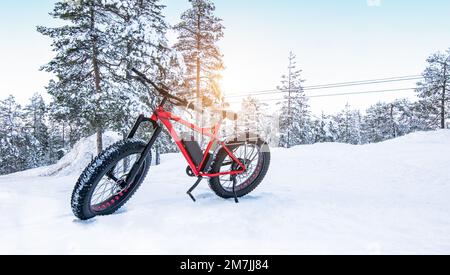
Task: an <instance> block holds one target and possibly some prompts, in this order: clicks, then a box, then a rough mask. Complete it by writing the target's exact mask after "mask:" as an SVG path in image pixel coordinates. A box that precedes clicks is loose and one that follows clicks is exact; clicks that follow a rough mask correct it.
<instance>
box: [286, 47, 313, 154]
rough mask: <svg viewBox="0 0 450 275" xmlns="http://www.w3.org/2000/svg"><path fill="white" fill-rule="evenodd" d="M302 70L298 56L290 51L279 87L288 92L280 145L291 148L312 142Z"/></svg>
mask: <svg viewBox="0 0 450 275" xmlns="http://www.w3.org/2000/svg"><path fill="white" fill-rule="evenodd" d="M301 72H302V71H301V70H299V69H297V62H296V56H295V55H294V53H292V52H290V53H289V66H288V72H287V74H286V75H283V76H282V80H281V86H279V87H278V90H280V91H283V92H285V93H286V95H285V96H284V101H283V103H282V107H281V112H280V113H281V114H280V145H279V146H280V147H287V148H290V147H291V146H294V145H300V144H308V143H311V142H312V137H311V130H310V126H311V116H310V111H309V104H308V99H307V97H306V95H305V92H304V90H303V87H302V83H303V82H304V80H303V79H302V78H301V75H300V74H301Z"/></svg>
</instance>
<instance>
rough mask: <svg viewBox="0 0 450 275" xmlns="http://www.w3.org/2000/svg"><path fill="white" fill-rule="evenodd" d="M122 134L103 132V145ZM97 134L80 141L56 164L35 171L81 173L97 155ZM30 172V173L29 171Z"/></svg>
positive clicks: (42, 172)
mask: <svg viewBox="0 0 450 275" xmlns="http://www.w3.org/2000/svg"><path fill="white" fill-rule="evenodd" d="M120 139H121V136H120V135H119V134H117V133H114V132H106V133H104V134H103V146H104V147H105V148H106V147H108V146H110V145H112V144H113V143H115V142H117V141H119V140H120ZM96 140H97V136H96V135H93V136H91V137H88V138H83V139H81V140H80V141H78V142H77V143H76V144H75V146H74V147H73V148H72V150H70V152H69V153H67V154H66V155H65V156H64V157H63V158H62V159H61V160H59V161H58V163H56V164H55V165H51V166H48V167H44V168H40V169H37V170H35V171H34V174H35V175H36V174H37V175H39V176H69V175H78V176H79V175H80V174H81V173H82V172H83V170H84V168H86V166H87V165H88V164H89V163H90V162H91V161H92V160H93V159H94V158H95V156H96V155H97V144H96ZM28 174H30V173H28Z"/></svg>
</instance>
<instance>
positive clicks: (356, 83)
mask: <svg viewBox="0 0 450 275" xmlns="http://www.w3.org/2000/svg"><path fill="white" fill-rule="evenodd" d="M422 78H423V77H422V76H403V77H391V78H381V79H373V80H363V81H351V82H341V83H332V84H323V85H314V86H305V87H303V90H304V91H310V90H323V89H331V88H343V87H350V86H360V85H371V84H381V83H392V82H400V81H409V80H418V79H422ZM288 91H289V89H285V90H279V89H272V90H263V91H255V92H250V93H242V94H231V95H229V96H225V98H240V97H247V96H257V95H269V94H280V93H285V92H288Z"/></svg>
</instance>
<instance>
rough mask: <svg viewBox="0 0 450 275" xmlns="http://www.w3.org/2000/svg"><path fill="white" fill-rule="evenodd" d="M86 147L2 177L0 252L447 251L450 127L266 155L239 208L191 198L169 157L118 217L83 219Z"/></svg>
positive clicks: (201, 194) (206, 193) (179, 165)
mask: <svg viewBox="0 0 450 275" xmlns="http://www.w3.org/2000/svg"><path fill="white" fill-rule="evenodd" d="M111 141H112V140H111ZM89 142H90V141H88V140H85V141H83V142H81V143H80V144H79V146H78V147H76V148H75V150H74V152H71V153H70V154H69V155H68V156H66V157H67V158H66V159H65V160H62V161H61V162H60V163H58V164H57V165H55V166H53V167H47V168H41V169H37V170H32V171H27V172H23V173H20V174H15V175H9V176H4V177H0V201H1V203H0V253H37V254H51V253H63V254H81V253H91V254H92V253H94V254H96V253H107V254H110V253H126V254H311V253H314V254H372V253H373V254H405V253H406V254H448V253H450V234H448V232H450V202H449V198H450V173H449V167H450V131H448V130H442V131H436V132H426V133H415V134H411V135H409V136H405V137H402V138H399V139H396V140H391V141H388V142H384V143H379V144H371V145H364V146H352V145H346V144H316V145H308V146H298V147H295V148H292V149H289V150H287V149H273V152H272V153H273V157H272V159H273V160H272V166H271V168H270V170H269V174H268V176H267V178H266V180H265V181H264V182H263V183H262V184H261V186H260V187H259V188H258V189H257V190H256V191H255V192H254V193H252V194H251V195H250V196H248V197H246V198H245V199H243V200H241V203H240V204H239V205H236V204H234V202H233V200H229V201H226V200H222V199H220V198H217V197H215V196H214V195H213V194H212V193H211V191H210V190H209V189H208V187H207V184H203V185H202V186H201V187H200V188H199V189H198V190H197V191H196V197H197V198H198V199H199V201H198V202H197V203H192V201H191V200H190V199H189V198H188V197H187V196H186V194H185V191H186V190H187V189H188V188H189V187H190V185H192V179H190V178H188V177H187V176H186V175H185V172H184V170H185V167H186V164H185V162H184V160H183V159H182V157H181V156H179V155H173V154H169V155H164V156H163V157H162V163H163V164H162V165H160V166H157V167H152V168H151V169H150V173H149V176H148V178H147V179H146V181H145V182H144V184H143V186H142V188H141V189H140V190H139V192H138V193H137V194H136V196H135V197H134V198H133V199H132V200H131V201H130V203H129V204H128V205H127V206H126V207H125V208H124V209H123V210H122V211H121V212H120V213H118V214H116V215H113V216H110V217H100V218H97V219H95V220H92V221H89V222H86V223H84V222H79V221H77V220H75V219H74V217H73V215H72V213H71V210H70V195H71V192H72V188H73V186H74V184H75V181H76V179H77V177H78V175H79V173H80V172H81V170H82V168H84V166H85V164H87V163H88V162H89V161H90V155H89V154H88V153H87V152H92V151H91V149H92V148H90V146H91V145H86V144H87V143H89ZM88 159H89V161H88ZM83 161H85V162H86V163H82V162H83ZM43 174H45V175H53V176H39V175H43ZM117 244H120V245H119V246H118V245H117Z"/></svg>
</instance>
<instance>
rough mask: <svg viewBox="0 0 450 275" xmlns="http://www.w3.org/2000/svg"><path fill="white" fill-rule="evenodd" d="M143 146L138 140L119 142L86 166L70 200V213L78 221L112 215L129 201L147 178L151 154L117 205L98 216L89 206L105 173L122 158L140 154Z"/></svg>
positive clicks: (142, 142)
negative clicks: (71, 212)
mask: <svg viewBox="0 0 450 275" xmlns="http://www.w3.org/2000/svg"><path fill="white" fill-rule="evenodd" d="M145 146H146V143H145V142H144V141H142V140H140V139H125V140H122V141H119V142H117V143H115V144H113V145H111V146H110V147H108V148H107V149H106V150H104V151H103V152H102V153H101V154H100V155H99V156H97V157H96V158H95V159H94V160H93V161H92V162H91V163H90V164H89V165H88V167H86V169H85V170H84V171H83V173H82V174H81V176H80V178H79V179H78V181H77V183H76V185H75V189H74V191H73V194H72V200H71V206H72V211H73V213H74V215H75V216H76V217H77V218H78V219H80V220H89V219H92V218H94V217H96V216H106V215H111V214H114V213H115V212H117V211H118V210H119V209H120V208H121V207H123V206H124V205H125V204H126V203H127V202H128V201H129V200H130V199H131V197H132V196H133V195H134V194H135V192H136V191H137V190H138V189H139V187H140V185H141V184H142V182H143V181H144V179H145V177H146V176H147V173H148V171H149V169H150V164H151V154H149V156H148V157H147V159H146V160H145V163H144V167H143V170H141V171H140V175H139V176H138V178H137V179H136V180H135V181H134V183H133V184H131V185H130V187H129V188H128V192H126V194H125V195H124V198H123V199H122V200H121V201H120V202H119V203H117V204H116V205H114V206H112V207H110V208H108V209H107V210H106V211H104V212H102V213H100V214H99V213H95V212H94V211H92V209H91V205H90V204H91V196H92V193H93V192H94V190H95V188H96V186H97V184H98V183H99V182H100V180H101V179H102V178H103V177H104V176H105V174H106V172H107V171H109V170H110V169H111V168H112V167H114V165H115V164H116V163H117V162H119V161H120V160H122V159H123V158H124V157H126V156H129V155H130V154H138V153H142V152H143V151H144V149H145ZM141 169H142V168H141Z"/></svg>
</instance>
